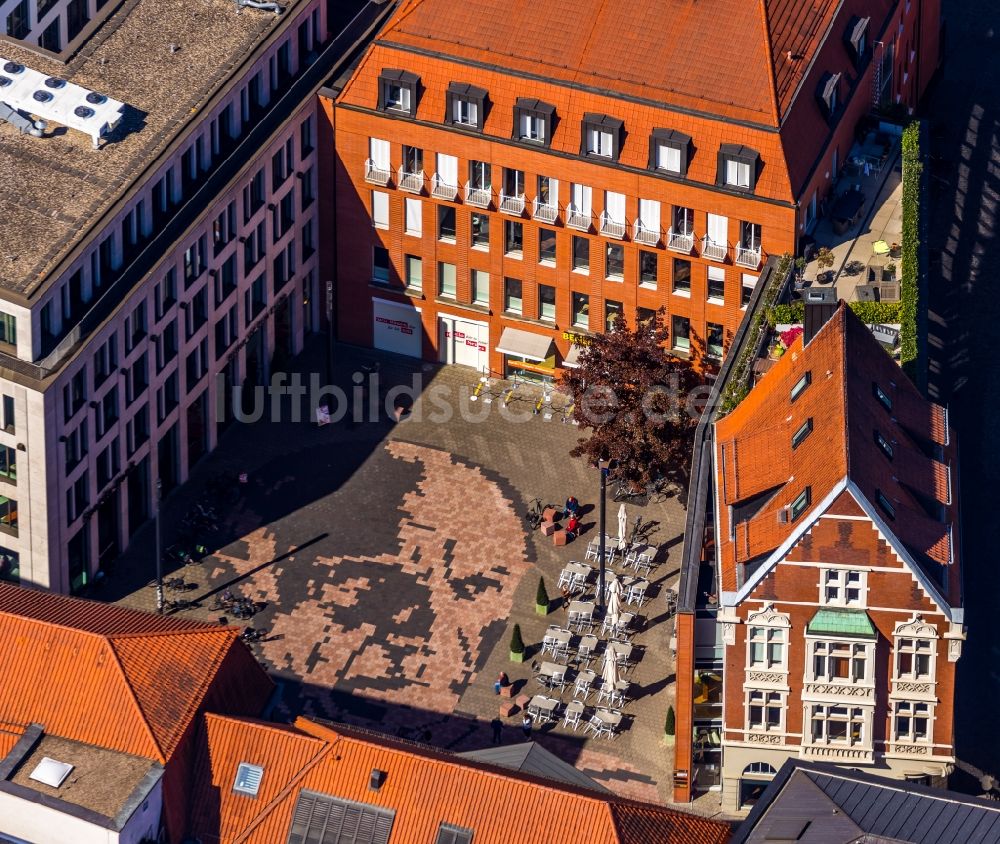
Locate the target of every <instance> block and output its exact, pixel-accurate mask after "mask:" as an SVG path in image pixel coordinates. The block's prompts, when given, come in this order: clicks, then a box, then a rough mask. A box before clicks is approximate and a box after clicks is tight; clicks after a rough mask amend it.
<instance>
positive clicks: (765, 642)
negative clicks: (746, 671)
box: [747, 625, 788, 669]
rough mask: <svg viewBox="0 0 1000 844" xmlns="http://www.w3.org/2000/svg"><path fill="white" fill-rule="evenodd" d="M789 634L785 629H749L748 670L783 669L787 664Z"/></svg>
mask: <svg viewBox="0 0 1000 844" xmlns="http://www.w3.org/2000/svg"><path fill="white" fill-rule="evenodd" d="M787 633H788V631H787V629H786V628H784V627H758V626H757V625H751V626H750V627H748V628H747V668H750V669H762V668H765V669H783V668H784V667H785V665H786V664H787V663H786V657H787V645H788V637H787Z"/></svg>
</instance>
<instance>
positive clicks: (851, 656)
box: [806, 637, 875, 686]
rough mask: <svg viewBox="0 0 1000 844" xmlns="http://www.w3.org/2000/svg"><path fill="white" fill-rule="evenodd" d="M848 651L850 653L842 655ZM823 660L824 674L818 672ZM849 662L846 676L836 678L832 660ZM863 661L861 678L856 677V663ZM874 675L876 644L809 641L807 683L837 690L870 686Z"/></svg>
mask: <svg viewBox="0 0 1000 844" xmlns="http://www.w3.org/2000/svg"><path fill="white" fill-rule="evenodd" d="M843 649H846V651H847V653H846V654H845V653H842V651H843ZM819 658H822V659H823V660H824V663H823V664H824V670H823V671H822V673H820V672H817V670H816V663H817V660H818V659H819ZM834 658H837V659H846V660H847V676H846V677H835V676H834V674H833V671H832V666H833V659H834ZM859 659H860V660H863V663H862V665H863V670H862V673H861V676H860V677H858V676H857V672H856V668H857V666H856V664H855V660H859ZM874 672H875V642H869V641H867V640H866V641H860V642H859V641H858V640H857V639H828V638H824V637H820V638H813V637H807V638H806V682H809V683H829V684H831V685H836V686H871V685H872V684H873V683H874V682H875V680H874Z"/></svg>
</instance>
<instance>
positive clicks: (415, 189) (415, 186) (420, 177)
mask: <svg viewBox="0 0 1000 844" xmlns="http://www.w3.org/2000/svg"><path fill="white" fill-rule="evenodd" d="M398 184H399V189H400V190H405V191H409V192H410V193H420V192H421V191H423V189H424V171H423V170H416V171H409V170H405V169H403V168H402V167H400V168H399V181H398Z"/></svg>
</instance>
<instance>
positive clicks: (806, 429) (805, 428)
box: [792, 417, 813, 448]
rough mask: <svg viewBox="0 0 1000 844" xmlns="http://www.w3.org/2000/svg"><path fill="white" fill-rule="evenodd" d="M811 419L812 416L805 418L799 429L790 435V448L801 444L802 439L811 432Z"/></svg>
mask: <svg viewBox="0 0 1000 844" xmlns="http://www.w3.org/2000/svg"><path fill="white" fill-rule="evenodd" d="M812 429H813V421H812V417H810V418H809V419H807V420H806V421H805V422H803V423H802V425H801V426H799V429H798V430H797V431H796V432H795V433H794V434H793V435H792V448H798V447H799V446H800V445H802V441H803V440H804V439H805V438H806V437H808V436H809V435H810V434H811V433H812Z"/></svg>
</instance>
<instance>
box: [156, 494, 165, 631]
mask: <svg viewBox="0 0 1000 844" xmlns="http://www.w3.org/2000/svg"><path fill="white" fill-rule="evenodd" d="M162 491H163V483H162V482H161V481H160V479H159V478H157V479H156V611H157V612H158V613H159V614H160V615H163V551H162V549H161V548H160V502H161V501H162V495H161V493H162Z"/></svg>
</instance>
